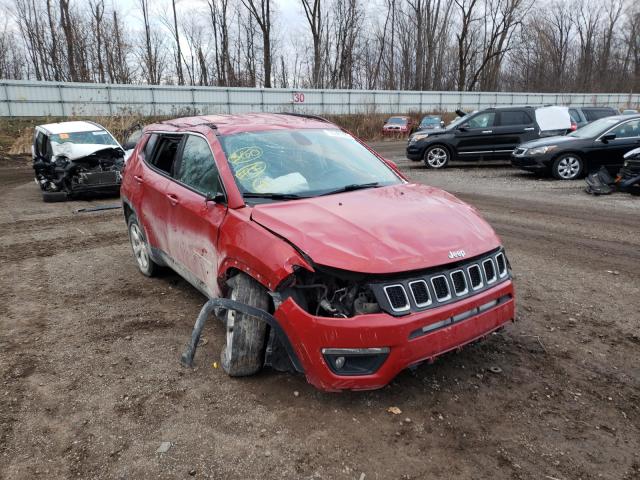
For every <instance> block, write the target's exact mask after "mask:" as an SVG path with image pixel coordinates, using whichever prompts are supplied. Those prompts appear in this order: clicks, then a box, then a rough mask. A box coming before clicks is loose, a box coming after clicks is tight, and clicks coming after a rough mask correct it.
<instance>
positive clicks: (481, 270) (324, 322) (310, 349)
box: [274, 249, 515, 391]
mask: <svg viewBox="0 0 640 480" xmlns="http://www.w3.org/2000/svg"><path fill="white" fill-rule="evenodd" d="M316 267H317V268H316V271H315V272H309V271H307V270H303V269H300V270H298V271H297V272H296V273H295V274H294V275H293V276H292V277H291V278H290V280H289V282H287V283H286V284H284V285H282V286H281V288H280V289H279V291H278V294H277V296H276V298H275V300H276V302H275V303H276V307H277V308H276V311H275V314H274V315H275V317H276V319H277V320H278V321H279V323H280V324H281V326H282V328H283V330H284V331H285V332H286V334H287V337H288V338H289V340H290V341H291V344H292V345H293V347H294V349H295V350H296V354H297V357H298V358H299V359H300V363H301V364H302V366H303V369H304V372H305V375H306V376H307V380H308V381H309V382H310V383H311V384H313V385H315V386H316V387H318V388H320V389H323V390H329V391H337V390H345V389H348V390H368V389H376V388H381V387H384V386H385V385H386V384H388V383H389V382H390V381H391V380H392V379H393V378H394V377H395V376H396V375H397V374H398V373H399V372H400V371H402V370H404V369H405V368H407V367H410V366H413V365H416V364H418V363H421V362H424V361H431V360H433V359H435V358H436V357H437V356H439V355H441V354H443V353H445V352H447V351H450V350H454V349H457V348H460V347H462V346H463V345H465V344H468V343H470V342H473V341H475V340H478V339H480V338H482V337H485V336H486V335H488V334H490V333H491V332H493V331H495V330H497V329H499V328H500V327H502V326H503V325H504V324H505V323H507V322H509V321H513V320H515V301H514V289H513V284H512V280H511V270H510V267H509V263H508V260H507V258H506V256H505V254H504V251H503V249H497V250H494V251H492V252H488V253H486V254H484V255H480V256H478V257H475V258H471V259H468V260H462V261H457V262H454V263H449V264H447V265H443V266H441V267H436V268H430V269H426V270H421V271H414V272H408V273H398V274H390V275H368V274H360V273H352V272H345V271H338V270H335V269H329V268H325V267H322V266H316Z"/></svg>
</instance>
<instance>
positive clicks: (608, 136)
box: [600, 133, 616, 143]
mask: <svg viewBox="0 0 640 480" xmlns="http://www.w3.org/2000/svg"><path fill="white" fill-rule="evenodd" d="M615 139H616V134H615V133H607V134H606V135H603V136H602V137H600V140H602V143H609V142H610V141H611V140H615Z"/></svg>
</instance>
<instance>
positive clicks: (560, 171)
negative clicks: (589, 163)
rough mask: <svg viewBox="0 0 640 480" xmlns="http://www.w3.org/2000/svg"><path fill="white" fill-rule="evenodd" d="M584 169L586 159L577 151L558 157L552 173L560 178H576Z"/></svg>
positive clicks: (552, 167)
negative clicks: (577, 153) (576, 152)
mask: <svg viewBox="0 0 640 480" xmlns="http://www.w3.org/2000/svg"><path fill="white" fill-rule="evenodd" d="M583 171H584V161H583V160H582V158H580V157H579V156H578V155H576V154H575V153H565V154H563V155H560V156H559V157H558V158H556V159H555V160H554V162H553V165H552V166H551V174H552V175H553V176H554V178H557V179H558V180H575V179H576V178H579V177H580V176H581V175H582V172H583Z"/></svg>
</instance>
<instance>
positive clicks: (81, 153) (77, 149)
mask: <svg viewBox="0 0 640 480" xmlns="http://www.w3.org/2000/svg"><path fill="white" fill-rule="evenodd" d="M51 150H52V151H53V155H52V159H53V158H54V157H58V156H63V157H67V158H68V159H69V160H77V159H79V158H82V157H88V156H89V155H92V154H94V153H96V152H99V151H100V150H116V151H120V152H123V150H122V149H121V148H120V147H118V146H116V145H105V144H93V143H90V144H88V143H69V142H67V143H56V142H51ZM123 153H124V152H123ZM123 153H121V155H122V154H123Z"/></svg>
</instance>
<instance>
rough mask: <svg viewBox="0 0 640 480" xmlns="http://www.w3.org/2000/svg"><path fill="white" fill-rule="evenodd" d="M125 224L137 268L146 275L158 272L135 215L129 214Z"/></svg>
mask: <svg viewBox="0 0 640 480" xmlns="http://www.w3.org/2000/svg"><path fill="white" fill-rule="evenodd" d="M127 225H128V229H129V241H130V242H131V250H133V256H134V258H135V259H136V264H137V265H138V270H140V272H142V274H143V275H146V276H147V277H153V276H154V275H155V274H156V273H157V272H158V268H159V267H158V264H157V263H155V262H154V261H153V260H152V259H151V255H150V254H149V251H150V248H149V244H148V243H147V239H146V238H145V236H144V232H143V230H142V227H141V226H140V224H139V223H138V219H137V218H136V216H135V215H133V214H132V215H130V216H129V220H128V221H127Z"/></svg>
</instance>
